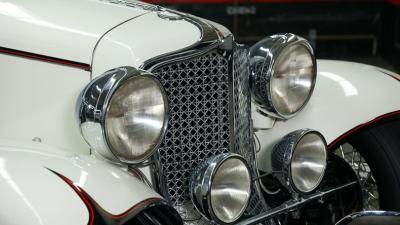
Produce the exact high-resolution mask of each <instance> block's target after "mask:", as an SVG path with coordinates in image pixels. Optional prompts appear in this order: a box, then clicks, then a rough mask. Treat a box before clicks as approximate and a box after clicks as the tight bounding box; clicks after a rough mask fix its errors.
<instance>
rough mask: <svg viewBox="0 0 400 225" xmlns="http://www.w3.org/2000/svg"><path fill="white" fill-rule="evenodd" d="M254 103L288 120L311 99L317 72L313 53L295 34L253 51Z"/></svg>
mask: <svg viewBox="0 0 400 225" xmlns="http://www.w3.org/2000/svg"><path fill="white" fill-rule="evenodd" d="M249 57H250V71H251V77H250V83H251V89H252V92H253V97H254V100H255V101H256V102H257V103H258V104H259V105H260V106H261V108H263V109H265V110H266V111H268V112H270V114H271V115H272V116H275V117H278V118H283V119H288V118H290V117H292V116H294V115H295V114H296V113H297V112H298V111H300V110H301V109H302V108H303V107H304V106H305V105H306V104H307V102H308V100H309V99H310V97H311V95H312V92H313V89H314V86H315V81H316V75H317V68H316V61H315V56H314V53H313V49H312V48H311V46H310V44H309V43H308V42H307V41H306V40H305V39H303V38H301V37H299V36H296V35H294V34H279V35H273V36H270V37H267V38H265V39H263V40H261V41H259V42H258V43H256V44H254V45H253V46H252V47H251V48H250V53H249Z"/></svg>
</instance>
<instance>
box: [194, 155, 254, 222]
mask: <svg viewBox="0 0 400 225" xmlns="http://www.w3.org/2000/svg"><path fill="white" fill-rule="evenodd" d="M191 191H192V201H193V204H194V205H195V207H196V208H197V209H198V211H199V212H200V213H201V214H202V215H203V216H205V217H206V218H208V219H209V220H213V221H215V222H217V223H223V224H228V223H233V222H235V221H237V220H238V219H239V218H240V216H241V215H242V214H243V212H244V211H245V209H246V207H247V204H248V202H249V199H250V194H251V175H250V170H249V167H248V165H247V163H246V161H245V160H244V159H243V158H242V157H241V156H239V155H236V154H222V155H218V156H216V157H214V158H211V159H209V160H208V161H206V162H205V163H203V164H201V165H200V166H199V168H197V170H196V172H195V174H194V175H193V177H192V180H191Z"/></svg>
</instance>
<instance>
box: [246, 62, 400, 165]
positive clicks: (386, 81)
mask: <svg viewBox="0 0 400 225" xmlns="http://www.w3.org/2000/svg"><path fill="white" fill-rule="evenodd" d="M317 63H318V64H317V65H318V78H317V83H316V86H315V89H314V93H313V96H312V97H311V99H310V101H309V103H308V105H307V106H306V107H305V108H304V109H303V110H302V111H301V112H300V113H299V114H298V115H297V116H296V117H294V118H292V119H290V120H287V121H277V122H276V123H275V125H274V126H273V128H271V129H261V130H258V131H257V132H256V135H257V136H258V138H259V140H260V146H261V149H260V151H259V153H258V157H257V158H258V167H259V169H260V170H262V171H265V172H267V171H270V170H271V168H270V165H271V163H270V155H271V151H272V148H273V146H274V145H275V144H276V143H277V142H278V141H279V140H280V139H281V138H282V137H283V136H284V135H286V134H288V133H290V132H291V131H294V130H297V129H301V128H311V129H315V130H318V131H320V132H321V133H322V134H323V135H324V136H325V138H326V141H327V143H328V144H330V145H332V144H333V143H334V142H335V140H337V139H338V138H339V137H340V136H342V135H343V134H345V133H346V132H348V131H350V130H352V129H353V128H355V127H358V126H360V125H362V124H365V123H368V122H369V121H372V120H374V119H375V118H377V117H380V116H382V115H385V114H388V113H392V112H396V111H398V110H400V100H399V94H400V82H399V80H397V79H396V78H397V77H396V75H395V74H391V73H390V72H387V71H385V70H383V69H380V68H377V67H374V66H369V65H364V64H359V63H352V62H344V61H330V60H318V62H317ZM255 113H257V112H253V120H254V124H255V125H257V126H258V127H260V126H261V128H262V124H268V122H267V120H264V119H263V118H262V117H260V115H254V114H255Z"/></svg>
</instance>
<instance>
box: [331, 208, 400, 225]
mask: <svg viewBox="0 0 400 225" xmlns="http://www.w3.org/2000/svg"><path fill="white" fill-rule="evenodd" d="M369 217H370V218H369ZM360 219H362V220H363V222H360V225H361V224H364V225H368V222H367V223H366V220H368V221H371V223H370V224H369V225H378V224H381V225H383V224H384V225H395V224H399V223H400V212H393V211H362V212H356V213H352V214H350V215H347V216H345V217H343V218H342V219H341V220H339V222H337V223H336V225H351V224H354V225H356V224H357V220H360ZM377 220H382V221H380V222H378V221H377Z"/></svg>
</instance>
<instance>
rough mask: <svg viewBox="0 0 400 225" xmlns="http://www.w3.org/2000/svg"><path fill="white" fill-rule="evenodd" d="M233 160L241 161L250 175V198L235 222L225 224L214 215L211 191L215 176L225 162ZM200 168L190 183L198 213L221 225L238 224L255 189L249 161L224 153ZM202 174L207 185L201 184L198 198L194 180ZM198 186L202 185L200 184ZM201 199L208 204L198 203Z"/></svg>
mask: <svg viewBox="0 0 400 225" xmlns="http://www.w3.org/2000/svg"><path fill="white" fill-rule="evenodd" d="M232 158H235V159H239V160H240V161H241V162H242V163H243V165H244V166H245V167H246V170H247V172H248V175H249V190H248V193H249V198H248V199H247V201H246V204H245V205H244V206H243V209H242V210H241V212H240V213H239V214H238V215H237V217H235V218H234V220H233V221H231V222H225V221H222V220H221V219H220V218H218V216H217V215H216V214H215V213H214V210H213V205H212V201H211V190H212V183H213V180H214V177H215V174H216V173H217V171H218V169H219V168H220V166H221V165H222V164H223V163H224V162H226V161H227V160H229V159H232ZM207 165H208V166H207ZM199 167H200V168H198V169H196V170H195V173H194V174H193V177H192V179H191V182H190V183H191V185H190V192H191V198H192V202H193V205H194V206H195V208H196V209H197V211H198V212H199V213H200V214H202V215H203V216H204V217H205V218H206V219H208V220H210V221H214V222H217V223H219V224H233V223H235V222H237V220H238V219H239V218H240V217H241V216H242V215H243V213H244V212H245V210H246V209H247V207H248V205H249V204H250V197H251V190H252V188H253V181H252V174H251V169H250V166H249V164H248V163H247V161H246V160H245V159H244V158H243V157H242V156H241V155H239V154H236V153H223V154H220V155H217V156H215V157H212V158H209V159H208V160H206V161H205V162H203V163H202V164H201V165H199ZM200 174H202V176H201V178H202V179H204V183H205V185H204V183H201V184H202V185H201V186H199V188H200V189H201V197H200V196H197V194H196V193H195V190H194V189H195V188H194V186H195V185H194V183H195V182H193V181H194V180H196V178H197V177H198V176H199V175H200ZM198 184H200V183H198ZM204 189H206V190H204ZM199 199H202V200H203V201H204V200H205V201H206V203H207V204H206V205H205V204H204V202H203V201H198V200H199Z"/></svg>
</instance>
